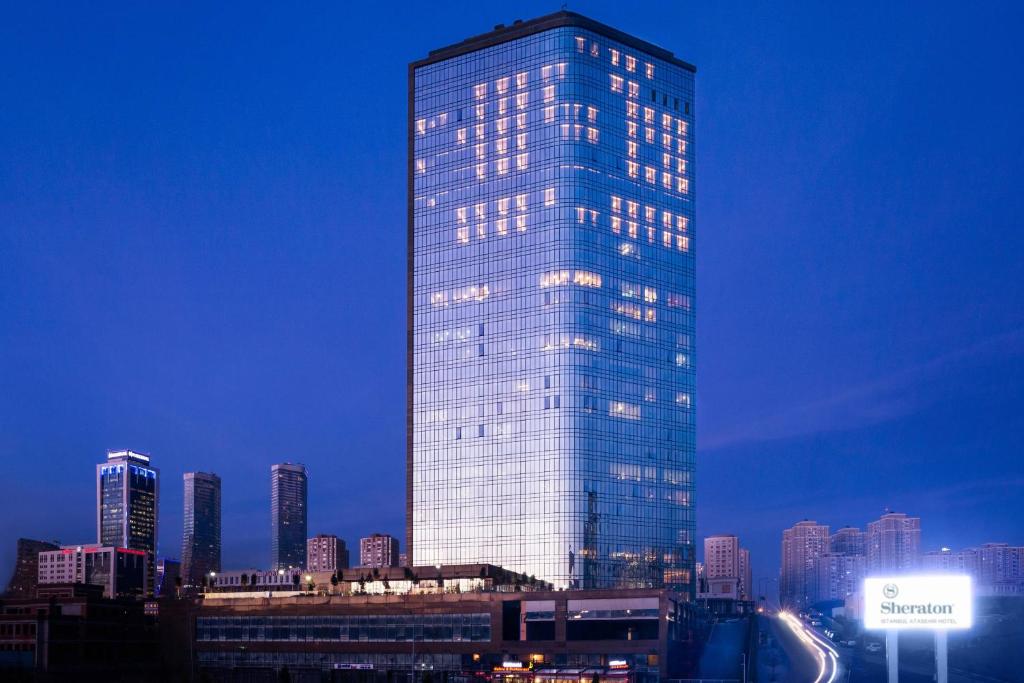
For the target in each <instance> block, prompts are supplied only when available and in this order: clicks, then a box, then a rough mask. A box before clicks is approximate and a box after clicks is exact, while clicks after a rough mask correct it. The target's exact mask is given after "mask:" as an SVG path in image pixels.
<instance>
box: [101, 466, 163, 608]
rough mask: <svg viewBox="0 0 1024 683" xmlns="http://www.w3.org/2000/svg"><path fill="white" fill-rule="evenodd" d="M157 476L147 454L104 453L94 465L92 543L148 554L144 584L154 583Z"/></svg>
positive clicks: (157, 502) (157, 506)
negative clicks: (94, 504)
mask: <svg viewBox="0 0 1024 683" xmlns="http://www.w3.org/2000/svg"><path fill="white" fill-rule="evenodd" d="M159 510H160V473H159V470H157V469H156V468H155V467H153V465H152V463H151V462H150V458H149V456H148V455H144V454H142V453H136V452H135V451H130V450H123V451H108V452H107V461H106V462H104V463H101V464H99V465H96V540H97V542H98V543H99V545H100V546H102V547H114V548H127V549H129V550H142V551H144V552H146V553H148V558H149V559H148V563H149V567H148V571H147V577H146V585H147V587H148V588H149V589H150V590H151V589H152V587H153V586H154V585H155V583H156V563H155V560H154V558H155V555H156V550H157V523H158V515H159Z"/></svg>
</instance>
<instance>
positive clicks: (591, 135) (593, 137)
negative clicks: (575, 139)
mask: <svg viewBox="0 0 1024 683" xmlns="http://www.w3.org/2000/svg"><path fill="white" fill-rule="evenodd" d="M597 136H598V133H597V128H594V127H593V126H588V127H587V142H591V143H596V142H597Z"/></svg>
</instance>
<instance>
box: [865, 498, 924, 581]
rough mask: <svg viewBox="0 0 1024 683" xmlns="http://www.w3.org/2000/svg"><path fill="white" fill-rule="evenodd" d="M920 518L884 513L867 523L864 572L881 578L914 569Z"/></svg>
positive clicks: (897, 513)
mask: <svg viewBox="0 0 1024 683" xmlns="http://www.w3.org/2000/svg"><path fill="white" fill-rule="evenodd" d="M920 547H921V518H920V517H907V515H905V514H904V513H902V512H887V513H885V514H884V515H882V516H881V517H880V518H879V519H878V520H877V521H874V522H869V523H868V531H867V556H868V572H869V573H871V574H885V573H886V572H902V571H907V570H912V569H915V568H916V567H917V566H918V564H919V554H920Z"/></svg>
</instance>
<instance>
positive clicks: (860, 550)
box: [829, 526, 867, 556]
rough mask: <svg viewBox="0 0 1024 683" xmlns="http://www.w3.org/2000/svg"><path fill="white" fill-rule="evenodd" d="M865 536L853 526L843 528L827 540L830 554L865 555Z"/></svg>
mask: <svg viewBox="0 0 1024 683" xmlns="http://www.w3.org/2000/svg"><path fill="white" fill-rule="evenodd" d="M866 538H867V534H865V533H864V532H863V531H861V530H860V529H858V528H857V527H853V526H844V527H843V528H842V529H839V530H838V531H836V532H835V533H834V534H832V537H831V538H830V540H829V545H830V547H831V552H833V553H838V554H840V555H864V556H866V555H867V540H866Z"/></svg>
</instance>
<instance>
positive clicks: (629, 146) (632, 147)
mask: <svg viewBox="0 0 1024 683" xmlns="http://www.w3.org/2000/svg"><path fill="white" fill-rule="evenodd" d="M637 149H639V145H637V144H636V143H635V142H633V141H632V140H628V141H627V142H626V154H628V155H629V156H630V157H633V158H635V157H636V152H637Z"/></svg>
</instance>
